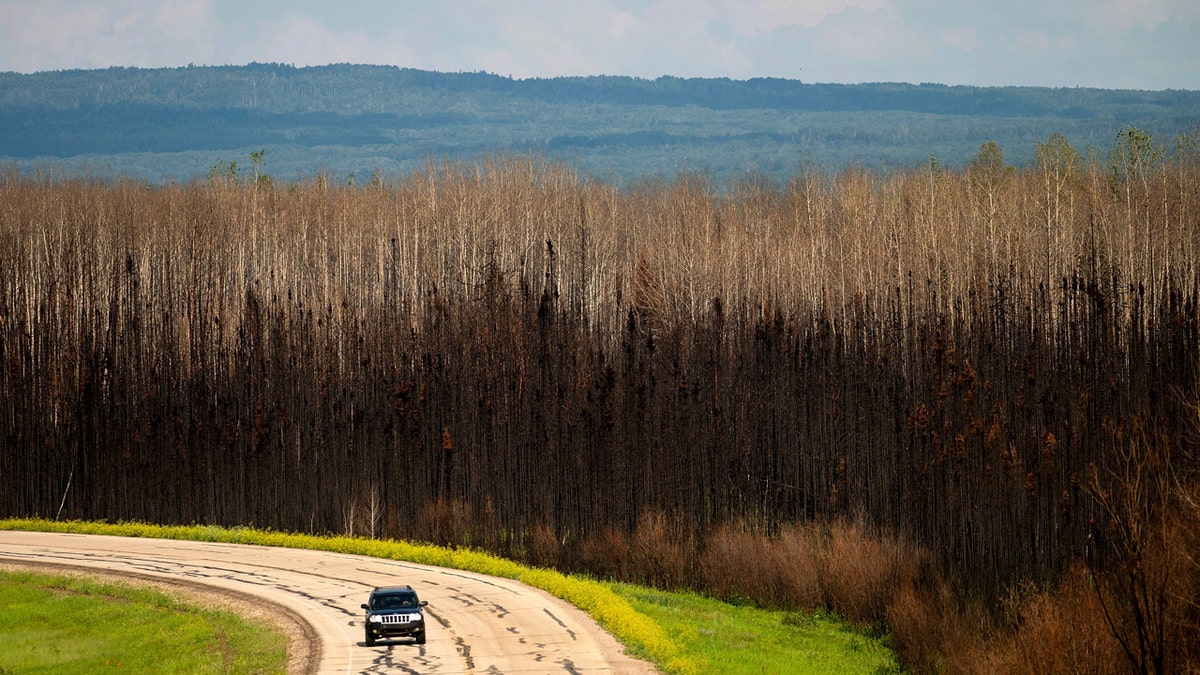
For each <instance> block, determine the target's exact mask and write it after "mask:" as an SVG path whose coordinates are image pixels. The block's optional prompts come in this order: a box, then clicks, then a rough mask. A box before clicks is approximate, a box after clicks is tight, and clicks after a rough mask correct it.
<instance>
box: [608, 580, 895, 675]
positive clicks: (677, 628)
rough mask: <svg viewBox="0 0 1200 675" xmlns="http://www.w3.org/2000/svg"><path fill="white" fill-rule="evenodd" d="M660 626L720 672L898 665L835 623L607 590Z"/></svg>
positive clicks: (873, 669)
mask: <svg viewBox="0 0 1200 675" xmlns="http://www.w3.org/2000/svg"><path fill="white" fill-rule="evenodd" d="M611 586H612V588H613V592H614V593H616V594H617V595H619V596H621V597H623V598H625V599H627V600H628V601H629V603H630V605H632V606H633V608H634V609H635V610H636V611H637V612H639V613H641V614H644V615H645V616H647V617H648V618H649V619H650V620H651V621H653V622H654V623H656V624H658V625H659V626H661V627H662V628H663V629H665V630H666V631H667V632H668V633H669V634H670V635H672V636H674V637H675V640H676V641H677V643H678V644H679V645H680V648H681V649H682V651H683V652H685V653H686V654H688V655H689V656H691V657H693V658H695V659H697V660H699V661H703V662H705V663H708V664H720V667H719V668H715V667H714V668H712V670H714V671H716V670H719V671H720V672H721V673H726V674H728V675H738V674H739V673H746V674H750V673H784V672H786V673H798V674H800V673H814V674H816V673H830V674H840V673H891V672H897V673H898V672H900V668H899V666H897V664H896V660H895V658H894V656H893V655H892V652H891V651H890V650H889V649H888V648H887V647H886V645H885V644H884V642H883V641H882V640H880V639H878V638H874V637H871V636H868V635H866V634H864V633H862V632H861V631H858V630H855V629H854V628H853V627H851V626H847V625H846V624H845V623H844V622H843V621H841V620H840V619H837V618H836V617H831V616H827V615H822V614H816V615H809V614H798V613H789V612H779V611H769V610H764V609H758V608H755V607H747V606H740V605H731V604H729V603H727V602H721V601H720V600H715V599H713V598H706V597H702V596H699V595H695V594H693V593H679V592H663V591H658V590H654V589H650V588H644V587H641V586H632V585H628V584H611Z"/></svg>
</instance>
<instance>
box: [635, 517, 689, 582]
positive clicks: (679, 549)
mask: <svg viewBox="0 0 1200 675" xmlns="http://www.w3.org/2000/svg"><path fill="white" fill-rule="evenodd" d="M680 530H681V528H680V527H679V526H678V523H675V522H672V521H671V520H670V519H669V518H668V517H667V516H666V515H665V514H663V513H662V512H657V511H643V512H642V514H641V515H640V516H639V517H638V524H637V528H636V529H635V530H634V531H633V538H632V541H631V542H630V548H629V569H628V574H629V579H630V580H631V581H634V582H637V583H642V584H648V585H650V586H655V587H658V588H680V587H682V586H683V585H684V582H685V581H686V579H687V557H686V556H685V555H684V552H683V543H682V536H681V535H680Z"/></svg>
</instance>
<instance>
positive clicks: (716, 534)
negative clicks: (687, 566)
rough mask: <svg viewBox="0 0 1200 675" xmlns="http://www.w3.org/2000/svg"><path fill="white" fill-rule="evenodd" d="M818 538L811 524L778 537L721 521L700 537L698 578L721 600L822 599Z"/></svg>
mask: <svg viewBox="0 0 1200 675" xmlns="http://www.w3.org/2000/svg"><path fill="white" fill-rule="evenodd" d="M819 545H820V542H819V540H818V539H817V537H816V536H815V533H814V530H813V529H812V528H805V527H799V526H797V527H791V528H788V529H786V530H784V532H783V533H781V534H780V536H779V537H777V538H774V539H771V538H769V537H767V536H766V535H765V534H762V533H757V532H752V531H750V530H748V529H747V528H746V526H745V525H731V524H724V525H721V526H719V527H717V528H716V529H715V530H713V531H712V532H711V533H710V534H709V536H708V537H707V538H706V540H705V544H704V549H703V551H702V553H701V554H700V558H699V564H698V574H699V578H700V583H701V585H702V586H703V587H704V589H705V590H707V591H708V592H709V593H712V594H713V595H716V596H717V597H720V598H723V599H725V600H735V601H736V600H752V601H755V602H757V603H760V604H764V605H768V606H774V607H782V608H786V609H800V608H803V609H813V608H817V607H820V606H822V605H823V604H824V597H823V594H822V591H821V581H820V574H819V566H818V557H819V556H818V550H817V548H818V546H819Z"/></svg>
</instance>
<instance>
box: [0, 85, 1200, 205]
mask: <svg viewBox="0 0 1200 675" xmlns="http://www.w3.org/2000/svg"><path fill="white" fill-rule="evenodd" d="M1198 123H1200V92H1196V91H1131V90H1101V89H1084V88H1073V89H1049V88H1038V87H963V86H953V87H951V86H943V85H936V84H920V85H912V84H894V83H881V84H860V85H841V84H809V83H804V82H801V81H797V80H783V79H751V80H730V79H725V78H720V79H683V78H675V77H661V78H658V79H654V80H645V79H638V78H630V77H615V76H597V77H565V78H553V79H528V80H514V79H511V78H506V77H500V76H496V75H491V74H487V73H437V72H429V71H421V70H414V69H405V68H395V67H388V66H366V65H331V66H322V67H312V68H294V67H291V66H287V65H281V64H258V63H254V64H250V65H246V66H220V67H190V66H189V67H185V68H162V69H139V68H109V69H106V70H73V71H55V72H42V73H34V74H29V75H25V74H18V73H0V161H3V162H6V163H10V164H15V165H16V166H18V167H20V168H21V169H23V170H27V171H36V170H43V169H54V170H64V171H68V172H78V171H88V172H90V173H93V174H95V173H100V174H102V175H106V176H111V175H116V174H127V175H131V176H135V177H139V178H143V179H146V180H150V181H164V180H188V179H191V178H194V177H196V176H201V175H204V174H206V173H207V172H208V171H209V169H210V167H213V166H216V165H222V164H224V165H228V162H238V163H239V164H241V165H247V166H248V165H249V154H250V153H251V152H255V151H258V150H265V151H266V152H265V155H264V163H263V167H262V168H263V170H264V171H267V172H269V173H271V174H273V175H274V176H276V177H278V178H284V179H291V178H297V177H303V176H306V175H312V174H314V173H317V172H321V171H325V172H328V173H330V174H332V175H333V176H334V177H336V178H338V179H339V180H341V179H346V180H367V179H369V177H370V176H371V175H372V174H382V175H389V174H396V173H402V172H405V171H408V170H411V169H413V168H415V167H417V166H419V165H421V164H423V163H424V162H425V161H427V160H429V159H433V160H441V159H445V158H472V157H479V156H482V155H492V154H503V153H529V152H534V153H539V154H542V155H546V156H548V157H551V158H554V159H559V160H562V161H565V162H568V163H570V164H572V165H575V166H577V167H578V168H579V169H581V170H583V171H586V172H589V173H593V174H596V175H598V176H600V177H602V178H606V179H612V180H616V181H620V182H625V181H631V180H637V179H639V178H641V177H645V176H664V177H671V176H673V175H675V174H677V173H679V172H683V171H693V172H702V173H708V174H710V175H712V176H713V177H714V178H716V179H719V180H724V179H730V178H736V177H738V176H741V175H744V174H746V173H750V172H753V173H761V174H766V175H769V176H773V177H777V178H778V177H784V176H787V175H789V174H791V173H793V172H795V171H796V169H797V167H798V166H800V165H801V163H802V162H803V163H806V164H813V163H815V164H816V165H818V166H821V167H823V168H827V169H834V170H836V169H838V168H840V167H843V166H845V165H848V164H862V165H867V166H873V167H895V166H908V165H917V164H922V163H925V162H927V161H928V159H929V157H930V156H931V155H933V156H936V157H937V158H938V159H939V161H941V162H942V163H943V164H947V165H952V166H953V165H959V164H962V163H965V162H966V161H968V160H969V159H970V158H971V157H972V156H973V155H974V154H975V152H976V151H978V149H979V146H980V144H982V143H984V142H985V141H988V140H995V141H997V142H998V143H999V144H1000V146H1001V147H1002V148H1003V150H1004V152H1005V158H1006V159H1008V160H1009V161H1010V162H1014V163H1018V164H1020V163H1022V162H1026V161H1030V160H1031V159H1032V157H1033V153H1034V149H1035V146H1036V143H1037V142H1038V141H1040V140H1045V139H1046V138H1047V137H1048V136H1049V135H1050V134H1052V133H1055V132H1058V133H1062V134H1063V135H1065V136H1066V137H1067V138H1068V140H1070V141H1071V142H1072V143H1073V144H1074V145H1076V146H1077V147H1079V148H1081V149H1082V148H1085V147H1087V146H1093V147H1096V148H1098V149H1099V150H1100V151H1103V152H1106V151H1107V149H1108V147H1109V146H1110V145H1111V143H1112V141H1113V139H1114V138H1115V136H1116V134H1117V132H1118V131H1120V130H1121V129H1123V128H1125V127H1126V126H1128V125H1133V126H1137V127H1138V128H1140V129H1142V130H1143V131H1146V132H1148V133H1150V134H1151V135H1152V136H1153V137H1154V138H1155V139H1157V140H1158V141H1159V142H1161V143H1163V144H1164V145H1167V146H1168V147H1170V146H1173V145H1174V141H1175V139H1176V138H1178V136H1179V135H1180V134H1181V133H1186V132H1189V131H1191V130H1193V129H1194V128H1195V127H1196V125H1197V124H1198Z"/></svg>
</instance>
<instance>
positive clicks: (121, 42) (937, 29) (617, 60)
mask: <svg viewBox="0 0 1200 675" xmlns="http://www.w3.org/2000/svg"><path fill="white" fill-rule="evenodd" d="M1197 36H1200V0H1090V1H1089V0H985V1H981V2H976V1H961V2H960V1H954V0H810V1H792V2H787V1H785V0H742V1H738V2H734V1H723V0H698V1H695V2H684V1H683V0H590V1H586V2H571V1H570V0H557V1H552V0H515V1H513V2H483V1H470V2H464V1H457V0H392V1H385V0H341V1H338V2H329V1H328V0H324V1H317V0H292V1H289V2H277V1H275V0H165V1H159V2H151V1H149V0H0V71H16V72H23V73H29V72H36V71H43V70H62V69H72V68H106V67H109V66H137V67H143V68H155V67H172V66H186V65H188V64H194V65H228V64H245V63H249V62H251V61H258V62H272V63H289V64H293V65H296V66H310V65H324V64H329V63H369V64H380V65H395V66H401V67H410V68H420V69H425V70H438V71H450V72H459V71H485V72H489V73H495V74H498V75H506V76H512V77H515V78H529V77H557V76H569V75H629V76H635V77H644V78H655V77H659V76H662V75H672V76H678V77H729V78H734V79H747V78H752V77H783V78H790V79H798V80H803V81H805V82H843V83H858V82H911V83H920V82H936V83H941V84H968V85H979V86H997V85H1033V86H1051V87H1074V86H1084V87H1101V88H1108V89H1200V39H1197Z"/></svg>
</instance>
